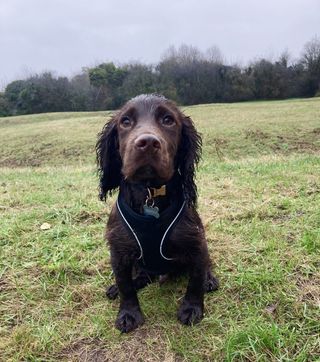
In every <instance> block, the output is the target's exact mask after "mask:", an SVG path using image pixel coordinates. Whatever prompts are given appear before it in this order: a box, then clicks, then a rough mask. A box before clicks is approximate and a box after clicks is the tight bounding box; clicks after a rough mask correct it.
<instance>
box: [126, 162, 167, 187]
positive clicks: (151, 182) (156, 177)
mask: <svg viewBox="0 0 320 362" xmlns="http://www.w3.org/2000/svg"><path fill="white" fill-rule="evenodd" d="M171 176H172V175H170V174H168V173H166V174H164V173H163V174H162V173H160V172H159V171H157V170H156V169H155V167H153V166H150V165H146V166H142V167H139V168H138V169H137V170H135V172H134V173H132V175H130V176H128V177H127V180H128V181H130V182H132V183H143V184H146V185H148V186H154V187H157V186H161V185H163V184H164V183H166V182H167V181H169V179H170V178H171Z"/></svg>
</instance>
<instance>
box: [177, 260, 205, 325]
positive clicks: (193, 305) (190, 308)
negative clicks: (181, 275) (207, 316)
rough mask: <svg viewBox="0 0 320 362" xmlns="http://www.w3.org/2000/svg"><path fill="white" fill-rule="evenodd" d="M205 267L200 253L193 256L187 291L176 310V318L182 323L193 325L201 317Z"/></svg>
mask: <svg viewBox="0 0 320 362" xmlns="http://www.w3.org/2000/svg"><path fill="white" fill-rule="evenodd" d="M206 268H207V267H206V263H204V258H203V257H202V256H201V255H198V256H196V257H194V258H193V260H192V264H191V267H190V272H189V273H190V278H189V283H188V287H187V292H186V294H185V296H184V298H183V301H182V303H181V305H180V308H179V310H178V319H179V321H180V322H181V323H182V324H186V325H193V324H196V323H198V322H200V320H201V319H202V318H203V309H204V305H203V297H204V292H205V281H206Z"/></svg>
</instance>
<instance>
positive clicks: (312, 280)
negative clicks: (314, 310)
mask: <svg viewBox="0 0 320 362" xmlns="http://www.w3.org/2000/svg"><path fill="white" fill-rule="evenodd" d="M297 286H298V288H299V300H300V301H301V302H305V303H308V304H311V305H313V306H315V307H318V308H319V307H320V274H315V275H312V276H310V277H309V278H302V277H301V278H299V279H298V281H297Z"/></svg>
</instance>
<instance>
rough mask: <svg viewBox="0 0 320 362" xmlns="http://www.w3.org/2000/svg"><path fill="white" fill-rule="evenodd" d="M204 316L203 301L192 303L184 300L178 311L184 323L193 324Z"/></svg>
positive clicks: (179, 317) (180, 319)
mask: <svg viewBox="0 0 320 362" xmlns="http://www.w3.org/2000/svg"><path fill="white" fill-rule="evenodd" d="M202 318H203V305H202V303H191V302H188V301H187V300H184V301H183V302H182V304H181V306H180V308H179V311H178V319H179V321H180V322H181V323H182V324H185V325H187V326H192V325H194V324H196V323H199V322H200V321H201V319H202Z"/></svg>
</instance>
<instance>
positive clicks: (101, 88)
mask: <svg viewBox="0 0 320 362" xmlns="http://www.w3.org/2000/svg"><path fill="white" fill-rule="evenodd" d="M141 93H161V94H163V95H165V96H166V97H168V98H170V99H173V100H174V101H176V102H177V103H178V104H183V105H193V104H200V103H215V102H239V101H248V100H265V99H286V98H294V97H313V96H319V95H320V38H317V37H315V38H313V39H312V40H311V41H309V42H307V43H306V44H305V46H304V49H303V52H302V55H301V57H300V59H298V60H296V61H294V62H291V61H290V56H289V54H288V52H284V53H282V54H281V56H280V57H279V58H278V59H277V60H275V61H271V60H268V59H264V58H261V59H258V60H255V61H251V62H250V63H249V64H248V65H246V66H244V67H241V66H239V65H227V64H226V62H225V61H224V59H223V57H222V55H221V53H220V51H219V49H218V48H216V47H212V48H210V49H208V51H207V52H205V53H203V52H201V51H200V50H199V49H197V48H196V47H193V46H188V45H182V46H181V47H179V48H175V47H171V48H169V49H168V50H167V51H166V53H165V54H164V55H163V57H162V58H161V60H160V61H159V62H158V64H156V65H148V64H142V63H130V64H123V65H116V64H114V63H113V62H106V63H102V64H100V65H98V66H95V67H88V68H84V69H83V70H82V72H81V73H79V74H77V75H75V76H74V77H72V78H67V77H56V76H54V75H53V74H52V73H51V72H44V73H42V74H38V75H33V76H30V77H28V78H27V79H23V80H16V81H13V82H11V83H9V84H8V85H7V86H6V88H5V90H4V92H2V93H0V116H9V115H20V114H32V113H43V112H65V111H94V110H106V109H115V108H118V107H119V106H120V105H121V104H123V103H124V102H125V101H127V100H128V99H130V98H132V97H134V96H136V95H137V94H141Z"/></svg>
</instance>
